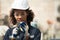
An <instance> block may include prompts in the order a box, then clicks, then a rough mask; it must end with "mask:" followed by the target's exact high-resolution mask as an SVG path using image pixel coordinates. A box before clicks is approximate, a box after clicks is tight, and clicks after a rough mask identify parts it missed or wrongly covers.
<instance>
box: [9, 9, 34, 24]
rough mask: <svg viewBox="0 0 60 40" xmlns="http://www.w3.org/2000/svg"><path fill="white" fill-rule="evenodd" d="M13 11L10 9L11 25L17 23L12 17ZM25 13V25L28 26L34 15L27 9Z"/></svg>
mask: <svg viewBox="0 0 60 40" xmlns="http://www.w3.org/2000/svg"><path fill="white" fill-rule="evenodd" d="M14 10H16V9H12V10H11V11H10V19H11V22H12V24H13V25H15V24H16V23H17V21H16V19H15V17H14ZM25 11H26V13H27V24H30V22H31V21H33V18H34V13H33V11H32V10H29V9H27V10H25Z"/></svg>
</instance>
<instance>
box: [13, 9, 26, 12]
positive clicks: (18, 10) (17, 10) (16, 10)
mask: <svg viewBox="0 0 60 40" xmlns="http://www.w3.org/2000/svg"><path fill="white" fill-rule="evenodd" d="M14 12H26V10H20V9H14Z"/></svg>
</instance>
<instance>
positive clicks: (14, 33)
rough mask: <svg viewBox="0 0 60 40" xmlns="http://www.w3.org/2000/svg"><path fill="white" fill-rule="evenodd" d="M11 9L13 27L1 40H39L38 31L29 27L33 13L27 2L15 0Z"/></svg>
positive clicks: (39, 34)
mask: <svg viewBox="0 0 60 40" xmlns="http://www.w3.org/2000/svg"><path fill="white" fill-rule="evenodd" d="M11 8H12V9H11V12H10V19H11V22H12V24H13V25H14V26H13V27H12V28H10V29H8V30H7V32H6V34H5V36H4V39H3V40H40V39H41V32H40V30H39V29H37V28H35V27H33V26H31V22H32V21H33V18H34V13H33V11H32V10H30V9H29V8H30V7H29V5H28V1H27V0H15V1H14V2H13V4H12V7H11Z"/></svg>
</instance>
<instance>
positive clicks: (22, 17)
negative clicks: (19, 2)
mask: <svg viewBox="0 0 60 40" xmlns="http://www.w3.org/2000/svg"><path fill="white" fill-rule="evenodd" d="M14 17H15V19H16V21H17V22H27V13H26V11H24V10H15V11H14Z"/></svg>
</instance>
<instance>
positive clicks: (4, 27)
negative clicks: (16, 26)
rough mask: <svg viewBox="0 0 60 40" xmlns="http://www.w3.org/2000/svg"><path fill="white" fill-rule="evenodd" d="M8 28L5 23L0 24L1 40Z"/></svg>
mask: <svg viewBox="0 0 60 40" xmlns="http://www.w3.org/2000/svg"><path fill="white" fill-rule="evenodd" d="M8 29H9V27H8V26H6V25H0V40H3V38H4V35H5V33H6V31H7V30H8Z"/></svg>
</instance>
